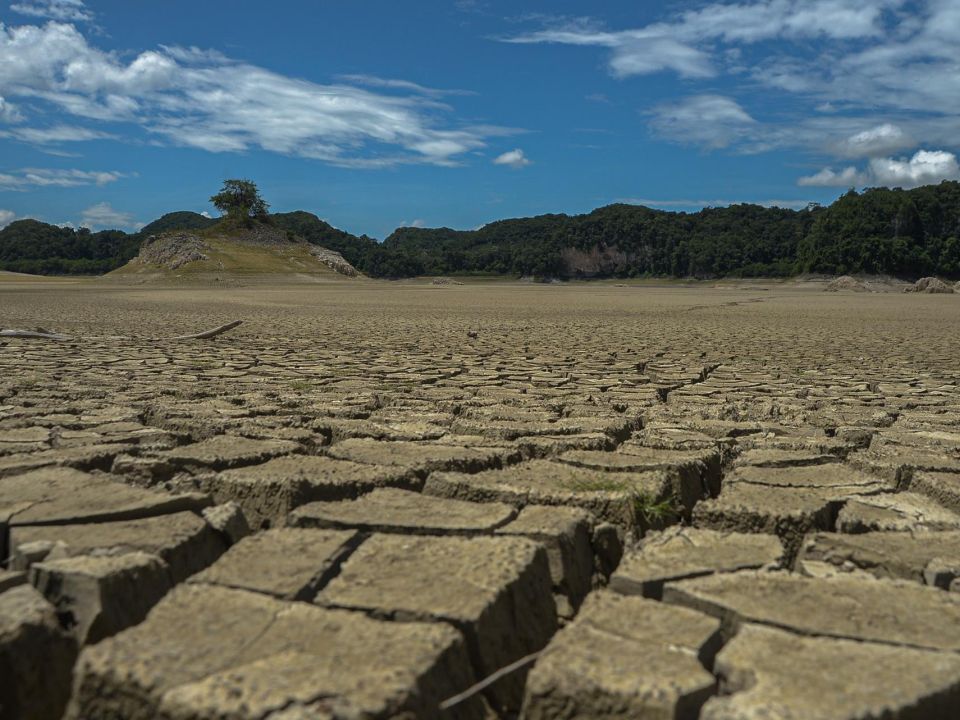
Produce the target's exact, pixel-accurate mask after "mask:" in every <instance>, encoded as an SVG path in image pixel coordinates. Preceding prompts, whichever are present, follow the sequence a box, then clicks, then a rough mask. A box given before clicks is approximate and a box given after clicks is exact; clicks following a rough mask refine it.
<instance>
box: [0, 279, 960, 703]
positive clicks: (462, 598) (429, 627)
mask: <svg viewBox="0 0 960 720" xmlns="http://www.w3.org/2000/svg"><path fill="white" fill-rule="evenodd" d="M231 320H242V321H243V324H242V325H241V326H240V327H238V328H237V329H235V330H233V331H232V332H230V333H228V334H224V335H221V336H219V337H216V338H214V339H208V340H180V341H173V340H163V339H157V338H165V337H166V338H169V337H172V336H177V335H184V334H188V333H192V332H199V331H201V330H205V329H208V328H211V327H214V326H217V325H221V324H224V323H226V322H228V321H231ZM37 327H42V328H46V329H48V330H52V331H56V332H59V333H65V334H68V335H71V336H73V339H70V340H66V341H49V340H29V339H10V338H2V339H0V558H3V559H4V561H3V565H2V567H0V717H3V718H29V719H30V720H34V719H37V720H46V719H47V718H50V719H54V718H59V717H62V716H65V717H68V718H73V719H75V720H98V719H100V718H104V719H106V718H111V719H115V718H137V719H139V718H144V719H146V718H166V719H167V720H187V719H200V718H230V719H231V720H232V719H242V720H254V719H256V720H305V719H306V718H337V719H340V718H343V719H347V718H350V719H353V718H398V719H399V718H404V719H407V720H410V719H413V718H478V719H479V718H515V717H518V716H520V717H524V718H529V719H538V720H540V719H547V718H550V719H553V718H558V719H559V718H563V719H572V718H578V719H579V718H582V719H586V718H671V719H686V718H703V719H704V720H741V719H742V720H757V719H759V718H782V719H787V718H802V719H804V720H819V719H824V720H825V719H828V718H829V719H831V720H833V719H836V720H846V719H848V718H849V719H850V720H853V719H854V718H857V719H865V718H885V719H886V718H924V719H930V718H934V719H935V718H957V717H960V579H957V578H958V577H960V296H956V295H931V296H926V295H903V294H898V293H878V294H869V295H865V294H846V293H838V294H834V293H829V294H828V293H821V292H819V288H814V287H813V286H807V285H803V284H798V283H751V284H743V285H739V286H738V285H735V284H726V285H724V286H723V287H717V286H711V285H702V286H683V285H679V284H662V285H649V284H648V285H642V284H637V285H634V284H622V285H620V284H613V283H609V284H601V283H597V284H586V285H576V284H573V285H569V286H540V285H521V284H512V285H511V284H501V283H476V282H475V283H467V284H465V285H452V284H450V285H432V284H430V283H428V282H426V281H417V282H407V283H394V284H391V283H381V282H372V281H367V282H358V283H350V282H345V281H344V282H337V283H329V284H315V285H299V286H298V285H269V284H259V285H256V286H250V287H221V288H201V287H188V286H182V287H169V288H167V287H147V286H137V287H132V286H124V285H119V284H116V283H105V282H102V281H75V282H57V283H38V282H37V283H35V282H31V281H28V280H25V279H24V278H23V277H18V282H16V283H12V282H6V283H3V282H0V328H21V329H34V328H37ZM504 668H508V671H506V672H499V671H501V670H502V669H504ZM498 672H499V674H497V673H498ZM491 676H493V677H494V678H495V679H494V681H493V682H489V683H487V684H486V685H485V686H484V687H482V689H479V690H477V689H476V688H475V686H476V684H477V683H479V682H480V681H483V680H484V679H487V678H490V677H491ZM471 689H472V691H471Z"/></svg>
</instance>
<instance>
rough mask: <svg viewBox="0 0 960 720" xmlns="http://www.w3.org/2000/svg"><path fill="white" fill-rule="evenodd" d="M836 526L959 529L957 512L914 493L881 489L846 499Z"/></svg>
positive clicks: (864, 529) (847, 528)
mask: <svg viewBox="0 0 960 720" xmlns="http://www.w3.org/2000/svg"><path fill="white" fill-rule="evenodd" d="M837 530H838V531H840V532H843V533H864V532H871V531H874V530H884V531H896V530H960V515H957V514H956V513H954V512H951V511H950V510H947V509H945V508H943V507H941V506H940V505H938V504H937V503H936V502H934V501H933V500H931V499H930V498H928V497H926V496H924V495H920V494H918V493H912V492H902V493H881V494H879V495H871V496H869V497H861V498H856V499H852V500H850V501H849V502H847V504H846V505H844V506H843V509H842V510H840V514H839V515H838V516H837Z"/></svg>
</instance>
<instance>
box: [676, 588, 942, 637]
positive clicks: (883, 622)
mask: <svg viewBox="0 0 960 720" xmlns="http://www.w3.org/2000/svg"><path fill="white" fill-rule="evenodd" d="M663 599H664V601H666V602H670V603H675V604H679V605H684V606H686V607H689V608H692V609H694V610H699V611H701V612H705V613H708V614H710V615H713V616H714V617H717V618H720V619H721V620H722V621H723V624H724V628H725V633H726V634H727V635H728V636H729V635H730V634H732V633H733V632H735V630H736V628H738V627H741V626H742V625H743V624H744V623H759V624H763V625H770V626H775V627H779V628H785V629H788V630H790V631H791V632H794V633H797V634H800V635H820V636H827V637H834V638H843V639H848V640H860V641H863V642H880V643H887V644H890V645H904V646H910V647H917V648H927V649H930V650H948V651H950V652H954V653H956V652H960V597H956V596H954V595H952V594H949V593H945V592H942V591H940V590H937V589H936V588H929V587H924V586H922V585H917V584H916V583H911V582H904V581H899V580H877V579H875V578H868V579H863V578H859V577H858V578H846V577H830V578H807V577H803V576H800V575H792V574H788V573H782V572H781V573H771V572H757V571H749V570H748V571H744V572H739V573H732V574H722V575H710V576H707V577H702V578H696V579H693V580H681V581H678V582H671V583H667V585H666V586H665V587H664V590H663ZM892 608H909V611H896V612H894V611H892V610H891V609H892Z"/></svg>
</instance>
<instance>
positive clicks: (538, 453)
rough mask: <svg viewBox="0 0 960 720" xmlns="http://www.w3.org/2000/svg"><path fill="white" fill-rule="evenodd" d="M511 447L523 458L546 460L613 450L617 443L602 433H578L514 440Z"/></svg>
mask: <svg viewBox="0 0 960 720" xmlns="http://www.w3.org/2000/svg"><path fill="white" fill-rule="evenodd" d="M488 442H489V441H488ZM513 445H514V447H516V448H517V449H518V450H519V451H520V454H521V455H522V456H523V457H524V458H547V457H555V456H557V455H559V454H561V453H565V452H569V451H571V450H594V451H597V450H613V449H614V448H616V446H617V443H616V441H615V440H614V439H613V438H611V437H610V436H609V435H605V434H604V433H579V434H576V435H537V436H533V437H522V438H517V439H516V440H514V441H513Z"/></svg>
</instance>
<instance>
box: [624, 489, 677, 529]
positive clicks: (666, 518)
mask: <svg viewBox="0 0 960 720" xmlns="http://www.w3.org/2000/svg"><path fill="white" fill-rule="evenodd" d="M633 510H634V512H635V513H636V515H637V519H639V520H641V521H642V522H643V524H644V525H645V526H646V527H650V528H662V527H666V526H667V525H670V524H671V523H673V522H676V521H677V520H679V519H680V517H681V515H682V511H681V510H680V508H678V507H677V504H676V501H675V500H674V499H673V498H666V499H664V500H657V499H656V498H655V497H653V496H652V495H649V494H647V493H637V494H636V495H634V497H633Z"/></svg>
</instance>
